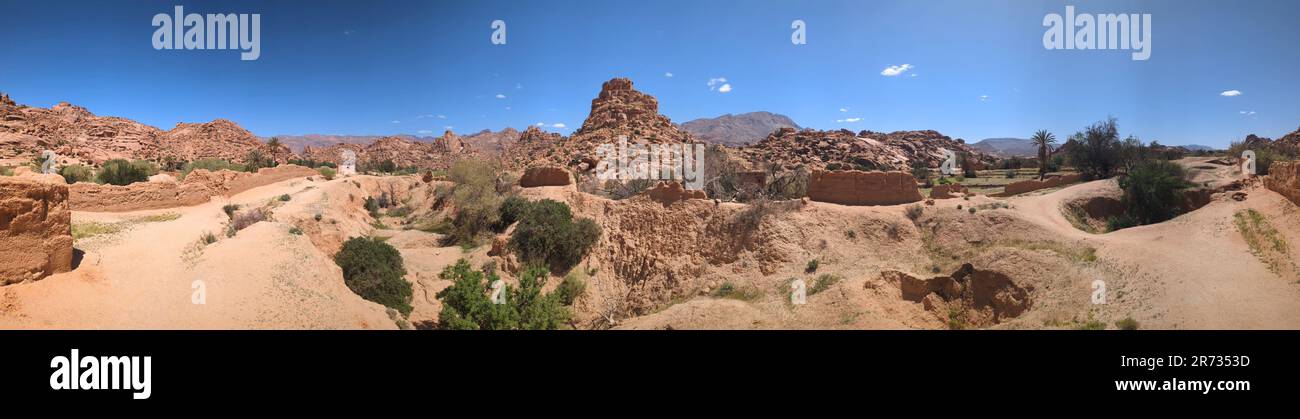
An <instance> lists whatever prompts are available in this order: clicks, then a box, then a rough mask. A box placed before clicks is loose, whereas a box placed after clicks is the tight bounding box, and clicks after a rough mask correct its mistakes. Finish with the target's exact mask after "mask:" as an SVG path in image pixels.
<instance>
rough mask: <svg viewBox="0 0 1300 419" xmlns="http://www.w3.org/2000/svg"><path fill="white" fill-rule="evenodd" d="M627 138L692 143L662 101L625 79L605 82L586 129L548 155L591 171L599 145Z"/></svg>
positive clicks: (552, 161)
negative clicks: (663, 108)
mask: <svg viewBox="0 0 1300 419" xmlns="http://www.w3.org/2000/svg"><path fill="white" fill-rule="evenodd" d="M620 137H626V138H627V141H628V143H629V144H678V143H689V142H692V139H691V135H690V134H689V133H687V132H686V131H682V130H681V129H678V127H677V125H676V124H673V122H672V121H671V120H669V119H668V117H666V116H663V115H660V114H659V101H658V100H656V99H655V98H654V96H650V95H647V94H645V93H641V92H639V91H637V90H636V89H634V88H633V87H632V81H631V80H628V79H625V78H616V79H611V80H609V81H607V82H605V83H604V84H603V85H602V86H601V89H600V94H598V95H597V96H596V98H595V99H592V100H591V113H590V114H589V115H588V116H587V119H586V121H584V122H583V123H582V128H580V129H578V131H577V132H574V134H573V136H571V137H568V138H564V139H563V141H562V142H561V143H560V144H558V145H557V146H556V147H555V148H554V149H553V151H551V152H548V153H547V154H546V156H536V158H537V159H539V160H540V159H543V158H544V159H546V163H545V164H548V165H560V166H566V167H572V168H575V169H576V170H575V171H577V172H583V171H586V170H590V169H591V168H592V167H594V162H595V161H596V157H595V155H596V148H597V147H599V146H600V145H602V144H611V145H613V144H617V143H618V141H619V138H620Z"/></svg>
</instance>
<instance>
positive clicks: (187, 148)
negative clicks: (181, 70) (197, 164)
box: [158, 119, 296, 163]
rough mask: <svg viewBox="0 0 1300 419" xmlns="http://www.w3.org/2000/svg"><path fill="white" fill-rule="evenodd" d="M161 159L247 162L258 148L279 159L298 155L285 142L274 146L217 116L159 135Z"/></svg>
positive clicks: (269, 156) (181, 125) (266, 156)
mask: <svg viewBox="0 0 1300 419" xmlns="http://www.w3.org/2000/svg"><path fill="white" fill-rule="evenodd" d="M158 145H159V148H160V149H159V152H158V159H159V160H163V161H166V160H170V161H177V162H188V161H194V160H199V159H213V158H215V159H221V160H225V161H229V162H235V163H247V162H248V158H249V155H250V154H251V153H252V152H254V151H257V152H259V153H261V154H262V156H263V157H265V158H271V159H275V160H276V162H278V163H285V162H288V160H289V159H291V158H296V155H294V154H293V152H292V151H290V150H289V147H287V146H285V145H283V144H281V145H280V146H278V147H274V148H272V147H271V146H268V145H267V144H266V143H263V142H262V141H261V140H260V139H258V137H257V136H255V135H253V133H251V132H248V130H246V129H244V128H243V127H241V126H239V124H236V123H234V122H231V121H229V120H225V119H217V120H214V121H212V122H205V123H201V124H192V123H179V124H176V127H175V128H172V129H171V130H170V131H167V132H165V133H163V134H162V135H160V136H159V137H158Z"/></svg>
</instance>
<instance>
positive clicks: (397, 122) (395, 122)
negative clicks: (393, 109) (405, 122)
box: [392, 119, 402, 124]
mask: <svg viewBox="0 0 1300 419" xmlns="http://www.w3.org/2000/svg"><path fill="white" fill-rule="evenodd" d="M392 123H394V124H400V123H402V121H398V120H396V119H394V120H393V122H392Z"/></svg>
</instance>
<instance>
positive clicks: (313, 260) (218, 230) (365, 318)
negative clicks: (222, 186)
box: [0, 179, 395, 329]
mask: <svg viewBox="0 0 1300 419" xmlns="http://www.w3.org/2000/svg"><path fill="white" fill-rule="evenodd" d="M336 182H337V181H336ZM312 184H313V182H308V181H306V180H304V179H294V180H289V181H284V182H280V183H276V184H273V185H268V186H264V187H260V188H256V189H252V190H249V191H246V192H244V193H241V194H238V195H236V196H233V197H231V198H229V199H217V200H213V201H212V202H209V203H207V204H204V205H198V206H194V207H187V208H175V209H169V210H153V211H139V212H130V213H81V212H74V213H73V223H74V224H76V223H85V222H89V221H96V222H101V223H122V224H119V225H127V226H129V227H128V228H127V229H125V230H124V231H121V232H117V233H111V234H105V235H101V236H95V237H90V238H87V239H83V240H79V241H78V242H77V243H76V247H77V248H78V249H79V250H82V251H84V252H85V254H84V257H83V259H82V260H81V263H80V265H79V266H78V267H77V268H76V269H74V270H73V271H72V272H68V273H64V274H59V275H54V276H51V277H48V278H45V279H43V280H40V281H35V282H30V283H23V284H16V285H11V286H7V287H4V288H3V289H0V327H4V328H29V327H30V328H79V329H136V328H143V329H172V328H179V329H192V328H200V329H203V328H220V329H267V328H269V329H299V328H325V329H353V328H394V327H395V325H394V322H393V321H392V320H390V319H389V318H388V316H387V315H386V314H385V309H384V308H383V307H382V306H380V305H378V304H374V303H371V302H368V301H365V300H362V299H361V298H360V297H358V296H357V295H356V294H354V293H352V292H351V291H350V290H348V289H347V287H346V286H345V285H344V284H343V280H342V273H341V271H340V270H339V268H338V267H337V266H335V265H334V264H333V263H330V262H329V259H328V257H326V256H325V255H324V254H323V253H321V252H320V251H319V250H317V249H316V248H315V247H314V246H312V244H311V243H310V241H309V240H308V239H307V238H306V237H305V236H302V235H295V234H290V233H289V226H288V225H286V224H282V223H276V222H262V223H258V224H255V225H253V226H252V227H249V228H247V229H245V230H243V231H240V232H239V233H238V234H237V235H236V236H235V237H231V238H226V237H225V235H224V234H223V232H224V224H225V222H226V220H227V217H226V215H225V214H224V213H223V212H222V206H223V205H225V204H226V203H235V204H240V205H243V206H245V207H250V206H252V207H256V206H261V205H265V204H266V203H268V202H270V201H271V200H272V199H273V198H275V197H277V196H280V195H282V194H290V195H291V196H293V197H294V198H295V199H300V198H301V199H308V198H307V197H304V196H303V195H308V194H310V193H311V191H304V189H306V187H307V186H309V185H312ZM158 215H164V216H163V217H159V218H160V219H163V221H153V222H145V221H139V220H142V219H145V218H144V217H148V216H158ZM173 218H174V219H173ZM207 232H211V233H213V234H214V235H216V236H217V237H219V238H220V240H219V241H217V242H216V243H212V244H209V245H206V246H202V245H200V244H199V243H200V238H201V236H202V235H203V234H204V233H207ZM196 281H202V282H196ZM196 287H201V288H202V290H203V291H204V299H203V300H204V301H203V304H196V303H195V302H194V301H192V299H193V298H194V296H195V292H196V291H197V288H196Z"/></svg>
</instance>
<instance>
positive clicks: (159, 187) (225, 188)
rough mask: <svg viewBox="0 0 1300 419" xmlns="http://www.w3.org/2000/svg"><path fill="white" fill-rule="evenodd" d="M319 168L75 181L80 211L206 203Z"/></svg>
mask: <svg viewBox="0 0 1300 419" xmlns="http://www.w3.org/2000/svg"><path fill="white" fill-rule="evenodd" d="M317 174H318V172H317V171H316V170H315V169H309V168H306V167H302V166H296V165H282V166H277V167H270V168H262V169H258V171H257V173H247V172H234V171H230V170H218V171H216V172H210V171H207V170H204V169H198V170H194V171H193V172H190V174H189V175H187V176H185V180H183V181H180V182H175V181H167V180H163V181H160V182H137V183H132V184H130V185H126V186H117V185H99V184H94V183H87V182H81V183H77V184H75V185H72V186H71V187H70V188H69V189H70V191H71V205H72V209H73V210H76V211H93V212H125V211H138V210H146V209H162V208H177V207H188V206H194V205H200V204H205V203H207V202H208V201H209V200H211V199H212V197H214V196H232V195H235V194H238V193H240V192H244V191H247V190H249V189H253V188H256V187H260V186H266V185H270V184H272V183H276V182H282V181H285V180H289V179H294V178H300V177H307V176H314V175H317Z"/></svg>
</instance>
